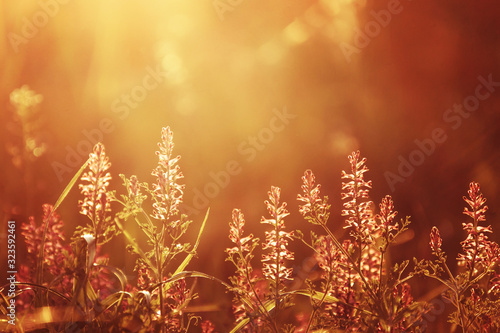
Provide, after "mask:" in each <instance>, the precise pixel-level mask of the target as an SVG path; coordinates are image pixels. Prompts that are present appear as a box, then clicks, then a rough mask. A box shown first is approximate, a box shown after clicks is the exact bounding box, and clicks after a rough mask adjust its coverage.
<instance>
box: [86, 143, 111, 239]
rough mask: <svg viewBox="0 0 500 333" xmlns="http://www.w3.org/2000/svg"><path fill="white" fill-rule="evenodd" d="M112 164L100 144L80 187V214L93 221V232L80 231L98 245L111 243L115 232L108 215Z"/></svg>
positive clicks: (95, 148)
mask: <svg viewBox="0 0 500 333" xmlns="http://www.w3.org/2000/svg"><path fill="white" fill-rule="evenodd" d="M110 166H111V163H109V159H108V157H107V156H106V153H105V150H104V145H103V144H102V143H98V144H96V145H95V146H94V150H93V152H92V153H90V155H89V161H88V167H89V169H90V171H88V172H85V173H84V174H83V176H82V177H81V180H82V184H80V185H79V188H80V191H81V193H82V194H83V200H80V201H79V202H78V205H79V207H80V214H83V215H86V216H87V217H88V218H89V219H90V220H91V221H92V226H91V230H89V229H87V228H83V229H80V230H79V232H80V233H81V234H84V233H91V234H93V235H94V237H95V238H96V239H97V243H98V244H103V243H105V242H107V241H109V240H110V239H111V237H112V235H113V234H114V232H115V229H114V226H113V224H112V221H111V220H110V217H109V216H108V213H109V212H110V211H111V207H110V201H111V197H110V195H109V193H108V186H109V181H110V180H111V174H110V173H109V172H108V169H109V168H110Z"/></svg>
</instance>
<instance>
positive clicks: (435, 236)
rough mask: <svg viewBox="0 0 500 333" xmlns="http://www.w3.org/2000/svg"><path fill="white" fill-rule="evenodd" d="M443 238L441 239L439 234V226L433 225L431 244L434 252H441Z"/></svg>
mask: <svg viewBox="0 0 500 333" xmlns="http://www.w3.org/2000/svg"><path fill="white" fill-rule="evenodd" d="M442 243H443V240H442V239H441V235H440V234H439V229H438V228H437V227H432V229H431V241H430V242H429V244H430V245H431V249H432V252H435V253H439V252H441V244H442Z"/></svg>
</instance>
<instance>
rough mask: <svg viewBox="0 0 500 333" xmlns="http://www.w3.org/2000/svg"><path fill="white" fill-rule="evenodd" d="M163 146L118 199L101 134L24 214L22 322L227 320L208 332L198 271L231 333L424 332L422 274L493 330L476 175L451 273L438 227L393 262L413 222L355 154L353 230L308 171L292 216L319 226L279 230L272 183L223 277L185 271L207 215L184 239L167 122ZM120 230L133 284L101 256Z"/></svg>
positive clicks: (26, 101) (495, 305) (498, 290)
mask: <svg viewBox="0 0 500 333" xmlns="http://www.w3.org/2000/svg"><path fill="white" fill-rule="evenodd" d="M11 99H12V101H13V103H16V104H15V105H16V106H18V107H19V108H21V109H22V108H30V107H32V106H33V105H34V104H33V103H35V102H37V97H36V95H34V96H33V94H32V92H30V91H20V92H17V93H16V94H13V96H11ZM35 104H36V103H35ZM158 147H159V150H158V151H157V152H156V154H157V156H158V164H157V166H156V167H155V168H154V169H153V170H152V172H151V175H152V176H153V177H154V180H153V181H152V183H150V184H149V183H146V182H140V181H139V179H138V178H137V177H136V176H135V175H132V176H130V177H126V176H124V175H120V177H121V179H122V180H123V185H124V192H123V194H120V195H118V194H117V192H116V191H111V190H110V189H109V187H110V181H111V173H110V172H109V169H110V166H111V164H110V162H109V159H108V157H107V156H106V153H105V148H104V145H103V144H101V143H98V144H97V145H96V146H95V147H94V149H93V151H92V152H91V154H90V156H89V159H88V161H87V162H86V164H85V165H84V167H82V168H81V169H80V171H78V173H77V175H75V177H73V180H72V181H71V182H70V184H68V186H67V187H66V189H65V190H64V191H63V194H62V195H61V197H60V198H59V199H58V200H57V202H56V204H55V205H53V206H52V205H44V206H43V217H42V223H37V222H36V221H35V218H33V217H31V218H30V219H29V221H28V222H27V223H23V225H22V227H21V235H22V236H23V237H24V241H25V245H26V249H27V253H28V256H27V260H26V262H24V263H23V265H21V266H20V268H19V274H18V276H17V279H18V282H17V285H16V288H17V289H16V295H15V297H16V299H17V300H16V301H17V306H18V309H20V310H19V311H22V312H23V316H18V317H19V318H22V319H19V321H18V324H19V327H20V330H21V331H39V330H40V331H51V332H52V331H73V332H74V331H82V332H118V331H120V332H121V331H124V332H141V333H142V332H183V333H185V332H190V331H192V327H193V326H194V325H198V324H199V329H201V331H202V332H203V333H214V332H217V331H223V332H225V331H229V330H228V327H227V325H231V324H229V323H226V325H225V326H222V327H216V325H215V324H214V323H212V322H210V321H209V320H201V317H200V316H198V315H195V314H194V313H192V311H191V310H190V307H189V305H190V303H191V301H192V300H193V299H195V298H196V297H197V294H196V292H195V288H194V285H195V284H191V285H190V284H189V283H188V282H189V278H193V277H194V278H207V279H209V280H210V281H212V282H218V283H220V284H221V285H223V286H224V287H225V288H227V290H228V291H230V292H231V293H233V295H234V298H233V302H232V311H233V314H234V317H235V323H234V327H233V328H232V329H231V330H230V332H231V333H233V332H249V333H250V332H273V333H279V332H290V333H291V332H305V333H307V332H325V331H329V332H330V331H332V332H333V331H335V332H336V331H345V332H423V331H425V330H426V328H427V327H426V320H425V318H426V316H427V312H428V311H430V310H431V306H430V305H429V304H427V303H425V302H418V301H416V300H415V299H414V296H413V295H412V290H411V285H410V283H412V282H413V281H414V279H416V278H417V277H420V276H422V275H423V276H425V277H430V278H433V279H435V280H437V281H439V282H440V283H442V284H443V285H444V288H445V289H446V291H445V292H444V295H445V297H446V298H447V299H448V300H449V301H450V303H451V304H452V306H453V307H454V311H453V312H452V313H451V315H450V317H449V321H450V322H451V323H453V324H454V325H456V326H459V327H461V329H462V331H463V332H497V331H500V270H499V261H500V246H499V245H498V244H497V243H496V242H494V241H492V240H491V239H490V238H489V237H491V234H492V232H493V230H492V227H491V225H486V224H485V222H486V212H487V208H488V207H487V206H486V205H485V203H486V199H485V198H484V197H483V195H482V193H481V191H480V187H479V184H477V183H475V182H472V183H471V184H470V186H469V190H468V196H467V197H464V200H465V202H466V204H467V207H466V208H465V210H464V214H465V215H466V216H468V219H469V220H468V221H467V222H464V223H462V227H463V230H464V232H465V234H466V236H465V239H464V241H462V242H461V251H460V253H459V254H458V256H457V257H456V262H457V264H458V266H459V273H458V274H453V273H452V271H451V269H450V268H449V266H448V263H447V260H448V257H447V255H446V253H445V252H444V251H443V249H442V247H443V240H442V238H441V234H440V231H439V229H438V228H437V227H433V228H432V229H431V232H430V242H429V245H430V248H431V250H432V254H433V259H432V260H426V259H424V260H420V261H418V260H417V259H414V268H413V271H411V272H409V273H407V272H406V270H407V268H408V266H409V261H408V260H404V261H402V262H398V263H393V262H391V261H390V255H389V254H390V251H391V250H392V249H393V247H394V246H396V241H397V240H400V239H401V238H402V237H401V238H400V236H401V235H402V234H403V233H405V232H406V231H407V229H408V226H409V224H410V221H409V218H408V217H406V218H405V219H400V220H398V219H397V215H398V212H397V211H396V210H395V207H394V202H393V200H392V198H391V196H389V195H387V196H385V197H383V198H382V200H381V201H380V203H379V204H378V205H375V204H374V203H373V201H372V200H371V198H370V190H371V188H372V182H371V181H370V180H368V179H366V173H367V172H368V168H367V166H366V159H365V158H361V156H360V153H359V152H353V153H352V154H351V155H349V166H350V171H349V172H346V171H343V172H342V175H341V176H342V180H343V183H342V192H341V194H342V200H343V207H342V216H343V217H344V218H345V221H344V222H345V227H344V228H345V229H347V230H348V231H349V232H348V233H346V235H345V236H344V237H343V239H341V240H339V238H337V236H336V235H335V234H334V232H332V230H331V228H330V208H331V206H330V204H329V202H328V197H326V196H322V195H321V185H320V184H317V183H316V178H315V175H314V174H313V172H312V171H311V170H307V171H305V172H304V175H303V176H302V185H301V190H302V191H301V193H300V194H298V195H297V200H298V201H299V209H298V212H299V214H300V215H301V216H302V217H303V218H304V219H305V220H306V221H307V222H309V224H310V225H311V228H315V229H314V230H312V231H311V233H310V240H306V239H305V238H304V235H303V233H302V232H301V231H300V230H294V231H288V230H287V228H286V221H288V219H290V218H291V217H290V215H291V214H290V212H289V211H288V210H287V204H286V202H282V201H281V189H280V188H279V187H274V186H272V187H271V190H270V191H269V192H268V199H267V200H265V201H264V203H265V207H266V208H267V211H268V213H267V214H266V216H263V217H262V218H261V220H260V223H261V224H262V225H264V226H265V228H266V230H265V232H264V239H263V240H262V241H261V240H260V239H259V238H257V237H254V235H253V234H246V233H245V228H246V227H247V225H246V221H245V217H244V215H243V212H242V211H241V210H240V209H233V211H232V216H231V221H230V222H229V240H230V242H231V246H229V247H228V248H226V254H227V258H226V260H227V261H229V262H230V263H232V264H233V266H234V269H235V273H234V275H232V276H230V277H229V283H226V282H224V281H223V280H220V279H218V278H216V277H214V276H209V275H207V274H205V273H202V272H197V271H186V267H187V266H188V265H189V264H190V262H191V260H192V258H193V257H194V256H195V254H196V249H197V247H198V244H199V241H200V237H201V234H202V231H203V229H204V226H205V222H206V220H207V217H208V212H207V215H206V216H205V220H204V221H203V222H202V225H201V227H200V232H199V234H198V238H197V239H196V242H195V243H194V244H193V245H192V244H190V243H188V242H186V241H185V240H184V238H185V235H186V232H187V230H188V227H189V225H190V224H191V223H192V221H191V220H190V219H188V217H187V216H186V215H184V214H182V213H181V209H180V205H181V203H182V200H183V194H184V185H183V184H181V183H180V182H181V180H182V179H183V174H182V172H181V170H180V166H179V160H180V156H176V155H174V153H173V148H174V142H173V132H172V131H171V130H170V128H169V127H165V128H163V129H162V132H161V141H160V142H159V143H158ZM78 180H79V184H78V187H79V189H80V191H81V195H82V199H81V200H80V201H79V202H78V209H79V212H80V213H81V214H82V215H84V216H85V217H86V218H88V219H89V221H90V222H89V223H88V224H87V225H85V226H78V227H77V228H76V230H75V232H74V233H73V237H72V240H71V242H67V241H66V239H65V237H64V233H63V221H62V220H61V218H60V216H59V214H58V213H57V209H58V207H59V205H60V204H61V202H62V201H63V200H64V198H65V197H66V195H67V193H68V192H69V191H70V190H71V188H72V187H73V186H74V185H75V184H76V183H77V182H78ZM117 206H118V207H121V209H119V210H118V209H116V208H115V207H117ZM130 221H134V223H136V224H137V226H138V227H139V228H140V230H142V232H143V234H144V235H143V236H145V237H144V238H145V239H146V242H143V240H136V238H135V237H134V235H132V234H131V233H130V231H129V230H130V229H129V228H128V223H130ZM118 235H123V237H124V238H125V240H126V241H127V244H128V245H127V249H128V250H129V252H130V253H131V254H132V255H133V256H134V258H135V259H136V261H135V272H136V279H135V278H134V279H129V278H128V277H127V276H126V275H125V274H124V272H122V271H121V270H120V269H118V268H116V267H113V266H111V265H110V263H109V261H110V260H109V258H108V257H107V256H106V255H101V254H100V251H101V249H102V247H101V246H102V245H103V244H105V243H107V242H110V241H112V240H113V238H115V237H117V236H118ZM293 240H300V241H301V242H302V243H303V244H304V245H305V246H307V248H308V249H309V250H310V251H311V253H312V256H311V258H310V259H311V261H313V262H314V264H312V265H311V267H313V266H314V268H312V270H311V271H309V272H310V275H309V276H308V277H307V278H305V277H302V276H296V275H295V273H296V272H295V271H294V268H292V264H293V261H294V260H295V254H294V253H293V252H292V251H291V250H290V244H291V241H293ZM144 244H145V245H144ZM299 245H300V244H299ZM179 262H180V263H179ZM0 293H2V297H0V311H2V313H4V314H5V313H7V306H8V305H9V302H10V301H11V298H12V297H14V296H12V295H8V296H5V287H2V288H0ZM304 299H306V300H307V301H306V302H303V300H304ZM52 318H58V319H57V321H56V320H53V319H52ZM5 325H6V324H5ZM5 325H4V322H2V321H0V330H2V331H6V330H7V329H8V327H7V328H6V326H5Z"/></svg>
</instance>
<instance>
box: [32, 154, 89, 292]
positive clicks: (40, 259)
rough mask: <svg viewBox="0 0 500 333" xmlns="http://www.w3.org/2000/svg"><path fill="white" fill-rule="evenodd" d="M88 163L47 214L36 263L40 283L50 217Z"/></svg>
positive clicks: (77, 173) (86, 163)
mask: <svg viewBox="0 0 500 333" xmlns="http://www.w3.org/2000/svg"><path fill="white" fill-rule="evenodd" d="M88 164H89V160H88V159H87V161H86V162H85V163H84V164H83V165H82V167H81V168H80V170H78V171H77V172H76V174H75V175H74V176H73V178H71V180H70V182H69V183H68V185H66V187H65V188H64V190H63V191H62V193H61V195H60V196H59V198H58V199H57V201H56V203H55V204H54V208H53V209H52V211H51V212H50V214H49V216H47V219H46V220H45V221H43V222H44V223H45V227H44V229H43V235H42V243H41V244H40V252H39V253H38V262H37V265H36V266H37V268H36V271H37V277H36V282H37V283H38V284H42V279H43V258H44V251H45V239H46V238H47V229H48V227H49V221H50V218H51V217H52V214H53V213H54V212H55V211H56V209H57V208H59V206H60V205H61V203H62V202H63V201H64V199H65V198H66V196H67V195H68V193H69V191H71V189H72V188H73V186H74V185H75V184H76V182H77V181H78V178H80V175H81V174H82V173H83V171H84V170H85V168H87V165H88Z"/></svg>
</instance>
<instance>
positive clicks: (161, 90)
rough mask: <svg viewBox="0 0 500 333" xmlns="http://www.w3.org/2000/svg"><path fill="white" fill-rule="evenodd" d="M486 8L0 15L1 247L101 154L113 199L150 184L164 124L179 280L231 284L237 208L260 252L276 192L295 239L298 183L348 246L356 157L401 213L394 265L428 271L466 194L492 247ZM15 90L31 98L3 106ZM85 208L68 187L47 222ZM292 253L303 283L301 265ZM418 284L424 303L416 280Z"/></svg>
mask: <svg viewBox="0 0 500 333" xmlns="http://www.w3.org/2000/svg"><path fill="white" fill-rule="evenodd" d="M498 14H500V4H499V3H498V1H494V0H491V1H475V2H471V1H462V0H460V1H457V0H443V1H430V0H426V1H407V0H401V1H396V0H390V1H357V0H321V1H312V0H307V1H295V0H288V1H279V0H272V1H263V0H254V1H245V0H241V1H228V0H213V1H212V0H206V1H187V0H183V1H174V0H168V1H165V0H163V1H156V0H155V1H148V2H142V1H135V0H133V1H127V2H123V1H105V2H102V1H96V0H90V1H85V2H82V1H76V0H74V1H68V0H65V1H62V0H61V1H58V0H44V1H22V2H13V1H2V2H1V3H0V17H1V20H0V32H1V34H2V35H3V36H4V38H3V39H1V40H0V63H1V77H0V106H1V109H0V124H1V125H0V128H1V130H0V140H1V142H2V145H1V147H0V158H1V164H0V205H1V212H0V214H1V220H2V231H1V232H2V235H1V237H2V238H1V243H2V244H5V234H4V232H5V230H6V225H7V223H6V221H7V220H15V221H16V222H17V225H18V229H19V228H20V225H21V223H22V222H25V221H27V219H28V217H29V216H35V217H36V218H37V219H38V220H39V219H40V216H41V213H42V210H41V205H42V204H43V203H52V204H54V203H55V201H56V200H57V198H58V197H59V195H60V194H61V192H62V190H63V189H64V187H65V186H66V184H67V183H68V182H69V180H70V179H71V177H72V176H73V175H74V174H75V173H76V171H77V170H78V168H79V167H80V165H81V164H82V163H83V162H84V161H85V159H86V157H87V155H88V152H89V151H90V148H91V146H92V145H93V144H94V143H95V142H96V141H102V142H103V143H104V145H105V147H106V152H107V154H108V156H109V157H110V161H111V163H112V168H111V172H112V174H113V177H114V182H113V183H112V187H113V188H114V189H117V190H118V192H120V191H122V186H121V181H120V180H119V177H118V174H120V173H123V174H125V175H127V176H130V175H132V174H135V175H137V176H138V177H139V179H140V180H141V181H148V182H150V181H152V179H153V178H152V176H151V170H152V169H153V168H154V167H155V165H156V163H157V157H156V155H155V151H156V150H157V146H156V143H157V142H158V141H159V140H160V132H161V128H162V127H164V126H170V127H171V129H172V130H173V132H174V141H175V144H176V146H175V151H176V153H177V154H180V155H181V156H182V159H181V161H180V166H181V168H182V171H183V173H184V175H185V179H184V180H185V184H186V190H185V195H184V203H185V205H184V208H185V210H186V211H188V212H189V213H190V216H191V217H192V219H193V220H194V223H193V224H192V227H191V229H190V234H189V235H188V237H187V239H186V241H190V242H194V240H195V237H196V234H197V232H198V228H199V226H200V224H201V221H202V219H203V217H204V214H205V211H206V209H207V208H208V207H210V216H209V220H208V224H207V227H206V229H205V233H204V235H203V237H202V240H201V243H200V247H199V251H198V252H199V254H198V258H197V259H196V260H195V261H193V262H192V263H191V264H190V267H189V268H190V269H196V270H199V271H204V272H206V273H209V274H212V275H214V276H217V277H219V278H222V279H227V276H228V275H230V274H231V273H232V267H231V266H230V265H229V264H228V263H227V262H225V261H224V259H225V253H224V249H225V248H226V247H228V246H230V243H229V240H228V238H227V235H228V222H229V220H230V219H231V211H232V209H233V208H235V207H237V208H241V209H242V210H243V212H244V213H245V217H246V220H247V230H248V232H252V233H254V234H255V235H256V236H257V237H260V238H261V239H263V238H264V230H263V226H262V225H260V223H259V221H260V217H261V216H263V215H266V214H267V211H266V209H265V205H264V202H263V201H264V200H265V199H267V191H268V190H269V189H270V187H271V186H272V185H273V186H279V187H281V188H282V199H283V200H284V201H286V202H288V207H289V210H290V211H291V213H292V214H291V216H290V217H289V218H288V221H289V222H288V228H289V229H298V228H300V229H302V230H303V231H304V233H305V234H308V232H309V230H310V229H311V228H310V226H309V225H307V224H306V222H304V221H303V220H302V219H301V218H300V215H299V214H298V204H297V202H296V196H297V193H299V192H300V186H301V179H300V177H301V176H302V175H303V173H304V171H305V170H306V169H312V170H313V172H314V173H315V175H316V177H317V181H318V182H319V183H321V184H322V186H323V187H322V191H323V194H325V195H328V196H329V198H330V202H331V204H332V215H331V219H330V221H331V222H330V223H331V225H330V227H331V229H333V230H335V231H336V232H337V233H338V235H339V237H342V233H343V229H342V226H343V223H344V222H343V218H342V217H341V216H340V210H341V205H342V202H341V200H340V192H341V179H340V175H341V170H348V160H347V155H348V154H350V153H351V152H352V151H354V150H358V149H359V150H360V151H361V154H362V156H364V157H367V159H368V162H367V163H368V167H369V169H370V172H369V173H367V174H366V175H367V177H368V178H369V179H372V180H373V183H374V187H373V190H372V191H371V196H372V200H373V201H374V202H375V203H376V204H377V205H378V203H379V202H380V200H381V198H383V196H384V195H386V194H391V195H392V196H393V198H394V202H395V205H396V208H397V210H398V211H399V217H405V216H407V215H410V216H411V217H412V218H411V220H412V224H411V229H412V232H410V233H408V234H407V237H406V240H405V242H403V243H402V244H400V245H397V246H395V247H394V249H393V260H394V261H401V260H403V259H405V258H411V257H413V256H416V257H418V258H427V257H430V250H429V246H428V242H429V238H428V235H429V232H430V229H431V227H432V226H434V225H436V226H438V227H439V228H440V230H441V235H442V236H443V240H444V247H445V249H446V250H447V251H449V258H454V257H456V253H457V251H458V250H459V248H460V244H459V242H460V241H461V240H463V238H464V232H463V230H462V226H461V223H462V222H463V221H465V215H463V214H462V211H463V207H464V204H465V203H464V201H463V199H462V196H464V195H466V193H467V189H468V184H469V182H470V181H472V180H476V181H478V182H479V183H480V184H481V189H482V191H483V193H484V195H485V197H486V198H487V199H488V205H489V208H490V210H489V212H488V215H487V219H488V221H489V222H490V223H491V224H492V225H493V229H494V230H495V231H496V232H497V233H496V234H494V236H493V239H495V240H497V241H499V240H500V237H499V235H500V224H499V223H498V218H499V216H498V214H499V212H498V207H499V204H500V182H499V173H498V171H499V168H500V150H499V149H498V144H499V143H500V70H499V69H500V22H499V21H498ZM488 81H489V82H490V83H489V84H487V82H488ZM496 82H499V83H496ZM23 85H27V86H28V87H29V89H31V90H33V91H34V93H35V94H39V95H40V96H38V97H37V96H31V97H30V98H28V99H26V98H24V99H22V98H21V100H19V99H16V98H14V101H11V99H12V98H11V97H10V94H11V93H12V92H13V91H14V90H16V89H19V88H21V87H22V86H23ZM479 85H481V87H480V88H478V86H479ZM25 89H27V88H25ZM478 89H479V90H478ZM478 91H479V92H478ZM478 94H479V95H478ZM24 96H26V95H24ZM26 100H28V102H26ZM16 101H17V102H16ZM23 101H24V102H23ZM16 103H18V104H16ZM19 103H21V104H22V105H24V106H26V103H28V107H27V109H26V110H25V112H20V111H19V105H21V104H19ZM23 103H24V104H23ZM464 103H465V105H464V106H463V107H461V105H463V104H464ZM16 105H17V107H16ZM460 108H461V110H460ZM468 110H469V111H468ZM436 131H437V132H438V133H439V135H437V136H436V135H435V134H433V133H435V132H436ZM433 137H434V139H433ZM436 137H438V139H436ZM431 140H432V141H431ZM418 142H425V144H423V145H422V144H419V143H418ZM430 142H432V144H431V143H430ZM419 147H420V148H419ZM421 147H426V148H425V149H427V152H426V151H424V152H418V151H419V150H420V151H422V149H424V148H421ZM425 149H424V150H425ZM405 161H408V162H405ZM410 161H413V162H410ZM406 163H410V164H409V165H410V169H408V165H406ZM411 163H413V164H416V165H413V166H411ZM403 165H406V168H405V166H403ZM235 166H236V167H235ZM228 168H229V169H230V170H228ZM398 169H399V170H398ZM228 171H230V172H228ZM400 173H401V174H400ZM79 198H80V195H79V193H78V191H77V190H76V189H74V190H73V191H72V192H71V193H70V195H69V196H68V197H67V199H66V200H65V202H64V203H63V205H62V206H61V208H60V214H61V215H62V218H63V220H64V221H65V223H66V224H65V226H66V235H67V238H70V235H71V234H72V233H73V231H74V229H75V226H76V225H79V224H84V223H87V221H86V218H85V217H84V216H82V215H80V214H78V209H77V202H78V200H79ZM128 228H130V230H132V231H133V232H137V237H138V238H140V237H141V235H140V233H139V232H138V230H137V228H136V227H135V226H134V225H132V224H130V225H129V226H128ZM124 246H125V241H124V240H123V238H122V237H121V236H120V237H118V238H117V239H116V240H115V241H114V242H113V245H112V246H110V247H109V248H107V249H106V251H107V252H108V253H109V254H110V257H111V260H112V262H114V263H115V264H116V265H117V266H118V267H120V268H123V269H124V270H126V271H127V273H128V274H129V275H130V276H131V278H133V277H134V273H133V272H132V269H133V261H132V260H125V258H124V256H123V251H124ZM293 250H294V251H295V252H296V262H295V266H296V267H295V271H296V272H299V271H300V270H301V269H302V266H303V265H305V263H307V258H308V257H310V255H311V254H310V253H309V252H308V250H307V249H306V248H305V247H304V246H303V245H301V244H294V245H293ZM0 251H2V252H1V253H2V254H3V255H5V249H4V248H3V246H2V249H1V250H0ZM19 251H21V252H20V253H22V249H19ZM18 257H19V258H20V256H18ZM2 258H3V256H2ZM2 260H3V259H2ZM18 260H22V259H18ZM2 267H3V264H2ZM1 274H4V272H2V273H1ZM2 279H3V275H2ZM199 284H200V287H199V288H200V290H201V291H199V293H200V295H201V300H200V304H211V305H213V307H211V308H210V307H209V310H210V311H211V312H210V314H209V316H210V315H211V316H214V317H217V316H218V315H219V314H220V313H224V314H225V313H226V312H227V311H228V309H229V306H230V305H229V302H230V299H231V296H230V295H228V294H224V292H223V290H221V289H217V288H218V287H214V286H213V285H210V284H209V283H208V286H207V285H206V283H205V282H200V283H199ZM412 287H413V288H414V293H415V294H416V297H417V298H418V297H421V298H425V297H429V296H428V292H430V291H431V290H430V289H431V287H429V285H415V286H412ZM203 288H205V291H202V290H203ZM426 295H427V296H426ZM445 319H446V316H445V315H442V316H441V317H439V318H438V319H436V323H432V324H433V325H438V323H439V322H444V321H445Z"/></svg>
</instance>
